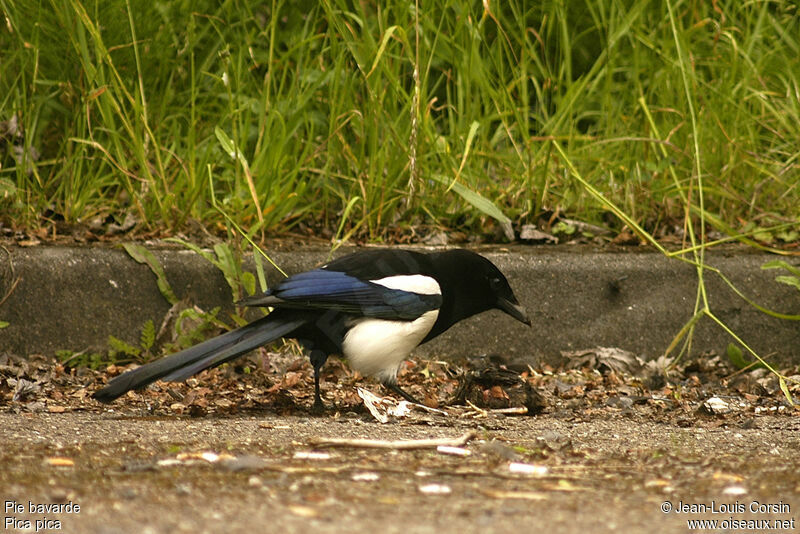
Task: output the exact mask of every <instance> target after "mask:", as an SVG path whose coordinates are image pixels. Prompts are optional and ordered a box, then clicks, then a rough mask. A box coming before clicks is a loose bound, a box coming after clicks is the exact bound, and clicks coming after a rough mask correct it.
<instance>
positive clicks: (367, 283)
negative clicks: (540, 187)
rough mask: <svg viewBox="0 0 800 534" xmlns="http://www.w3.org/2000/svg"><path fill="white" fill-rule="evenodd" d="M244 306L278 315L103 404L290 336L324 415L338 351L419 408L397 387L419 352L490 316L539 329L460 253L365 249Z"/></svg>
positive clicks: (500, 284)
mask: <svg viewBox="0 0 800 534" xmlns="http://www.w3.org/2000/svg"><path fill="white" fill-rule="evenodd" d="M240 304H243V305H245V306H262V307H271V308H273V309H272V311H271V312H270V313H269V314H268V315H266V316H264V317H262V318H260V319H258V320H256V321H253V322H252V323H250V324H248V325H245V326H243V327H241V328H237V329H236V330H232V331H230V332H227V333H225V334H222V335H220V336H218V337H215V338H212V339H209V340H207V341H204V342H202V343H200V344H198V345H195V346H193V347H190V348H188V349H185V350H182V351H180V352H177V353H175V354H172V355H170V356H167V357H164V358H161V359H159V360H156V361H153V362H150V363H148V364H145V365H142V366H141V367H138V368H136V369H133V370H130V371H127V372H125V373H123V374H121V375H119V376H117V377H115V378H113V379H112V380H111V381H109V382H108V384H107V385H106V386H105V387H104V388H102V389H100V390H99V391H97V392H95V393H94V395H93V396H94V398H95V399H97V400H99V401H102V402H111V401H113V400H114V399H116V398H117V397H119V396H120V395H122V394H124V393H126V392H127V391H129V390H131V389H140V388H143V387H145V386H146V385H148V384H150V383H152V382H155V381H156V380H159V379H161V380H166V381H181V380H186V379H187V378H189V377H190V376H192V375H194V374H197V373H199V372H200V371H202V370H204V369H210V368H212V367H216V366H217V365H220V364H223V363H225V362H228V361H230V360H233V359H234V358H236V357H238V356H241V355H243V354H245V353H246V352H248V351H250V350H252V349H254V348H256V347H259V346H261V345H264V344H266V343H269V342H271V341H274V340H276V339H278V338H281V337H283V338H294V339H297V340H298V341H299V342H300V343H301V344H302V345H303V346H304V347H305V348H306V349H307V350H308V351H309V355H310V358H311V364H312V366H313V367H314V407H313V409H314V411H317V412H318V411H321V410H322V409H323V403H322V399H321V397H320V391H319V373H320V369H321V368H322V366H323V365H324V364H325V361H326V360H327V359H328V356H329V355H331V354H339V355H343V356H344V357H345V358H347V361H348V362H349V364H350V366H351V367H352V368H353V369H355V370H357V371H359V372H360V373H361V374H363V375H373V376H375V377H377V378H378V380H380V382H381V383H382V384H383V385H384V386H386V387H387V389H389V390H391V391H393V392H395V393H397V394H398V395H400V396H402V397H403V398H405V399H407V400H409V401H412V402H417V401H416V400H415V399H414V398H413V397H412V396H411V395H409V394H408V393H406V392H405V391H403V390H402V389H400V387H399V386H398V385H397V371H398V368H399V366H400V364H401V363H402V362H403V360H405V359H406V358H408V356H409V354H410V353H411V351H412V350H413V349H414V348H415V347H417V346H418V345H420V344H422V343H425V342H426V341H429V340H431V339H433V338H435V337H436V336H438V335H439V334H441V333H442V332H444V331H445V330H447V329H448V328H450V327H451V326H453V325H454V324H455V323H457V322H458V321H461V320H462V319H466V318H467V317H471V316H473V315H475V314H477V313H481V312H483V311H487V310H490V309H499V310H502V311H504V312H505V313H507V314H509V315H510V316H511V317H513V318H515V319H517V320H518V321H521V322H523V323H525V324H527V325H528V326H530V324H531V323H530V320H529V319H528V317H527V315H526V313H525V309H524V308H523V307H522V306H520V304H519V302H518V301H517V299H516V297H515V296H514V293H513V292H512V290H511V287H510V286H509V285H508V281H507V280H506V278H505V276H503V273H501V272H500V270H499V269H498V268H497V267H496V266H495V265H494V264H493V263H492V262H490V261H489V260H488V259H486V258H484V257H483V256H481V255H479V254H476V253H474V252H471V251H468V250H460V249H454V250H447V251H444V252H433V253H430V254H423V253H420V252H414V251H409V250H383V249H380V250H379V249H376V250H365V251H361V252H356V253H353V254H349V255H346V256H343V257H341V258H338V259H336V260H334V261H331V262H330V263H328V264H326V265H323V266H322V267H320V268H319V269H314V270H311V271H307V272H303V273H299V274H295V275H293V276H290V277H289V278H286V279H284V280H282V281H281V282H280V283H278V284H277V285H276V286H275V287H273V288H271V289H269V290H268V291H266V292H264V293H262V294H260V295H254V296H252V297H248V298H245V299H244V300H242V301H240Z"/></svg>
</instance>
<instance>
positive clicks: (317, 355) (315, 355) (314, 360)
mask: <svg viewBox="0 0 800 534" xmlns="http://www.w3.org/2000/svg"><path fill="white" fill-rule="evenodd" d="M310 359H311V365H312V366H313V367H314V405H313V406H312V407H311V413H313V414H315V415H320V414H323V413H325V404H323V403H322V396H321V395H320V392H319V372H320V370H321V369H322V366H323V365H325V360H327V359H328V355H327V354H325V353H324V352H323V351H321V350H312V351H311V355H310Z"/></svg>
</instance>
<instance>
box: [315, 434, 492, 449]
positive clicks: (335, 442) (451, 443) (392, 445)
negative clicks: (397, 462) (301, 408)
mask: <svg viewBox="0 0 800 534" xmlns="http://www.w3.org/2000/svg"><path fill="white" fill-rule="evenodd" d="M476 435H477V434H476V433H475V432H473V431H470V432H467V433H466V434H464V435H463V436H460V437H458V438H443V439H441V438H440V439H407V440H398V441H384V440H380V439H347V438H318V439H313V440H310V441H309V443H310V444H311V445H315V446H317V447H357V448H362V449H395V450H409V449H430V448H436V447H439V446H445V447H462V446H464V445H465V444H466V443H467V442H468V441H470V440H471V439H473V438H474V437H475V436H476Z"/></svg>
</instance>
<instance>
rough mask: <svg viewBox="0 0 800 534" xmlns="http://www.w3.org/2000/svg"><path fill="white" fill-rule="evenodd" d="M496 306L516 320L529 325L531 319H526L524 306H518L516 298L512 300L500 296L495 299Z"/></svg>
mask: <svg viewBox="0 0 800 534" xmlns="http://www.w3.org/2000/svg"><path fill="white" fill-rule="evenodd" d="M497 308H498V309H500V310H503V311H504V312H506V313H507V314H509V315H510V316H511V317H513V318H514V319H516V320H517V321H519V322H521V323H525V324H526V325H528V326H531V320H530V319H528V314H527V312H525V308H523V307H522V306H520V304H519V302H517V301H516V300H513V301H512V300H508V299H504V298H503V297H500V298H498V299H497Z"/></svg>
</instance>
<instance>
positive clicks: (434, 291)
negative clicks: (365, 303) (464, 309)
mask: <svg viewBox="0 0 800 534" xmlns="http://www.w3.org/2000/svg"><path fill="white" fill-rule="evenodd" d="M370 282H372V283H374V284H379V285H382V286H383V287H388V288H389V289H399V290H401V291H408V292H409V293H417V294H419V295H441V294H442V288H441V287H439V283H438V282H437V281H436V280H435V279H433V278H431V277H430V276H425V275H423V274H401V275H396V276H387V277H386V278H381V279H379V280H370Z"/></svg>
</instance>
